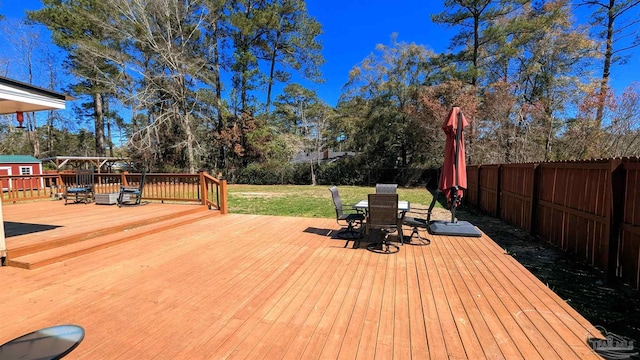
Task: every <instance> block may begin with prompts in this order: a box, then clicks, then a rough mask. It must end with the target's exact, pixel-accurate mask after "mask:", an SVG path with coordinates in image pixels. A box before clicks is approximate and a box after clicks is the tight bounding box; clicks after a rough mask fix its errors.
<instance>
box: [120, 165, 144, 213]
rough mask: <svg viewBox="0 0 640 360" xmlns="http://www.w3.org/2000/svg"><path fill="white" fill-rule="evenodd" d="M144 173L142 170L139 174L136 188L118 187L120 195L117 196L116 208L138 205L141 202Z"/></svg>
mask: <svg viewBox="0 0 640 360" xmlns="http://www.w3.org/2000/svg"><path fill="white" fill-rule="evenodd" d="M145 178H146V172H145V171H144V170H142V172H141V173H140V183H139V184H138V186H129V185H122V186H120V195H118V207H121V206H122V205H140V201H141V200H142V191H143V190H144V182H145Z"/></svg>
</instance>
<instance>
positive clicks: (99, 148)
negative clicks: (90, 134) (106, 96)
mask: <svg viewBox="0 0 640 360" xmlns="http://www.w3.org/2000/svg"><path fill="white" fill-rule="evenodd" d="M93 108H94V111H95V113H94V122H95V128H96V134H95V137H96V156H105V154H106V151H105V144H104V143H105V141H104V109H103V108H102V94H101V93H96V94H94V95H93Z"/></svg>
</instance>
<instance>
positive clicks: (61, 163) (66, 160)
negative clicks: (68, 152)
mask: <svg viewBox="0 0 640 360" xmlns="http://www.w3.org/2000/svg"><path fill="white" fill-rule="evenodd" d="M47 161H48V162H50V163H52V164H53V165H55V167H56V170H58V171H60V170H61V169H62V168H64V167H65V166H70V167H72V168H74V169H80V168H83V165H84V164H89V165H92V166H94V167H95V168H96V169H98V172H102V170H106V172H111V169H112V168H113V166H114V165H115V164H117V163H125V164H127V165H128V166H129V167H131V166H132V163H131V159H129V158H126V157H112V156H54V157H49V158H46V159H42V162H47Z"/></svg>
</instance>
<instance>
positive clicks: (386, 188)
mask: <svg viewBox="0 0 640 360" xmlns="http://www.w3.org/2000/svg"><path fill="white" fill-rule="evenodd" d="M397 190H398V184H376V194H395V193H396V192H397Z"/></svg>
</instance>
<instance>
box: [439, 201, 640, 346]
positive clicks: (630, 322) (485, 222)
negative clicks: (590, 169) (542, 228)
mask: <svg viewBox="0 0 640 360" xmlns="http://www.w3.org/2000/svg"><path fill="white" fill-rule="evenodd" d="M447 213H448V211H447ZM457 215H458V218H460V219H462V220H466V221H469V222H470V223H472V224H474V225H476V226H477V227H478V228H479V229H481V230H482V231H483V232H484V233H485V234H487V235H488V236H489V237H490V238H491V239H493V240H494V241H495V242H496V243H497V244H498V245H499V246H500V247H502V248H503V249H505V251H506V252H507V253H508V254H510V255H511V256H513V257H514V258H515V259H516V260H517V261H518V262H519V263H520V264H522V265H523V266H524V267H525V268H527V269H528V270H529V271H531V273H533V274H534V275H535V276H536V277H537V278H538V279H540V280H541V281H542V282H543V283H545V284H546V285H547V286H548V287H549V288H550V289H551V290H553V291H554V292H555V293H556V294H558V295H559V296H560V297H561V298H562V299H564V300H565V301H566V302H567V303H569V305H571V307H573V308H574V309H575V310H576V311H578V312H579V313H580V314H582V316H584V317H585V318H586V319H587V320H589V322H591V323H592V324H593V325H599V326H602V327H604V328H605V329H606V330H607V331H608V332H610V333H615V334H617V335H622V336H624V337H626V338H629V339H630V340H634V346H635V351H638V350H639V349H640V294H639V292H638V291H633V290H630V289H629V288H628V287H626V286H624V285H622V284H617V283H605V282H604V281H603V275H602V273H601V272H600V271H598V270H596V269H594V268H592V267H590V266H587V265H585V264H583V263H581V262H579V261H576V260H575V259H574V258H573V257H572V256H571V254H568V253H566V252H564V251H562V250H561V249H558V248H557V247H555V246H553V245H551V244H550V243H547V242H545V241H543V240H541V239H538V238H535V237H533V236H531V235H529V233H528V232H526V231H525V230H522V229H520V228H517V227H515V226H512V225H509V224H507V223H506V222H504V221H502V220H499V219H496V218H494V217H491V216H488V215H486V214H484V213H482V212H480V211H478V210H476V209H473V208H469V207H462V208H460V209H459V210H458V212H457ZM449 216H451V215H450V213H449ZM634 359H640V356H636V357H634Z"/></svg>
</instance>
